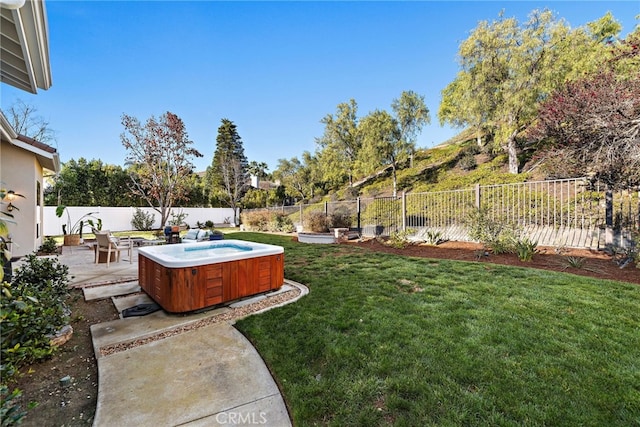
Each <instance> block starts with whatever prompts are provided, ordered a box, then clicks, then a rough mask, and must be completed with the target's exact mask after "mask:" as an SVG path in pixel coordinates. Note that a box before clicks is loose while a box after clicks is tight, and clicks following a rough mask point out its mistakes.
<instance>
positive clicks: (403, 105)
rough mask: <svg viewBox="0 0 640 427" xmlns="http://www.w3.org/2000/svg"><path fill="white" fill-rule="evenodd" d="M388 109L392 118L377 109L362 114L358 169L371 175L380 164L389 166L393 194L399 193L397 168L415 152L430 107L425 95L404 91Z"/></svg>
mask: <svg viewBox="0 0 640 427" xmlns="http://www.w3.org/2000/svg"><path fill="white" fill-rule="evenodd" d="M391 108H392V110H393V112H394V113H395V117H394V116H392V115H391V114H389V113H388V112H386V111H380V110H376V111H374V112H373V113H370V114H369V115H368V116H366V117H364V118H363V119H362V120H361V121H360V124H359V126H358V131H359V132H360V138H361V139H362V148H361V150H360V153H359V157H358V165H359V169H360V170H361V171H362V172H364V173H365V174H370V173H372V172H374V171H375V170H376V169H378V168H379V167H380V166H387V165H388V166H390V167H391V175H392V178H393V195H394V197H395V196H396V195H397V192H398V178H397V171H398V168H399V167H400V165H401V164H403V163H405V162H406V160H407V159H408V158H409V157H410V156H412V155H413V153H414V152H415V148H416V147H415V141H416V138H417V136H418V133H419V132H421V130H422V127H423V126H424V125H426V124H427V123H429V121H430V117H429V109H428V108H427V106H426V105H425V102H424V96H422V95H418V94H417V93H415V92H413V91H404V92H402V94H401V95H400V98H398V99H394V100H393V102H392V103H391Z"/></svg>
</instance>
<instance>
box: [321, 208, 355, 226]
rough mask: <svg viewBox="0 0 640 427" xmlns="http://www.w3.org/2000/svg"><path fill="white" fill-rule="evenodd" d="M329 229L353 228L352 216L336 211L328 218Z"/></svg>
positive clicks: (345, 212)
mask: <svg viewBox="0 0 640 427" xmlns="http://www.w3.org/2000/svg"><path fill="white" fill-rule="evenodd" d="M327 221H328V226H329V228H349V227H351V222H352V218H351V214H350V213H349V212H347V211H336V212H334V213H332V214H331V215H329V217H328V218H327Z"/></svg>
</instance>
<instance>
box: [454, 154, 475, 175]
mask: <svg viewBox="0 0 640 427" xmlns="http://www.w3.org/2000/svg"><path fill="white" fill-rule="evenodd" d="M477 166H478V162H476V157H475V156H474V155H473V154H472V153H465V154H464V155H463V156H462V157H461V158H460V160H459V161H458V167H460V169H462V170H465V171H470V170H472V169H475V168H476V167H477Z"/></svg>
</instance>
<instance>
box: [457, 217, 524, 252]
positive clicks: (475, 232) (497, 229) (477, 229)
mask: <svg viewBox="0 0 640 427" xmlns="http://www.w3.org/2000/svg"><path fill="white" fill-rule="evenodd" d="M465 222H466V226H467V228H468V230H469V237H471V238H472V239H473V240H476V241H478V242H480V243H482V244H483V245H484V246H485V247H487V248H489V249H491V251H492V252H493V253H494V254H496V255H498V254H504V253H513V252H515V250H516V243H517V242H518V241H519V235H518V232H517V231H516V229H515V228H514V227H513V226H512V225H511V224H508V223H505V222H502V221H499V220H495V219H492V218H490V217H489V213H488V210H487V209H475V210H473V211H472V212H471V213H470V214H469V215H468V216H467V219H466V221H465Z"/></svg>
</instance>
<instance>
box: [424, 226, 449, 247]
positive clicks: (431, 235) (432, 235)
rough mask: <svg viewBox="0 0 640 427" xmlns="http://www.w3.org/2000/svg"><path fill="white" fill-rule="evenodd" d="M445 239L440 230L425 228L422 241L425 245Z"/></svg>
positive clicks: (434, 244)
mask: <svg viewBox="0 0 640 427" xmlns="http://www.w3.org/2000/svg"><path fill="white" fill-rule="evenodd" d="M446 240H447V239H446V238H445V237H444V235H443V234H442V232H440V231H437V230H427V231H426V232H425V233H424V242H425V243H426V244H427V245H433V246H437V245H439V244H440V243H443V242H446Z"/></svg>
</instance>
